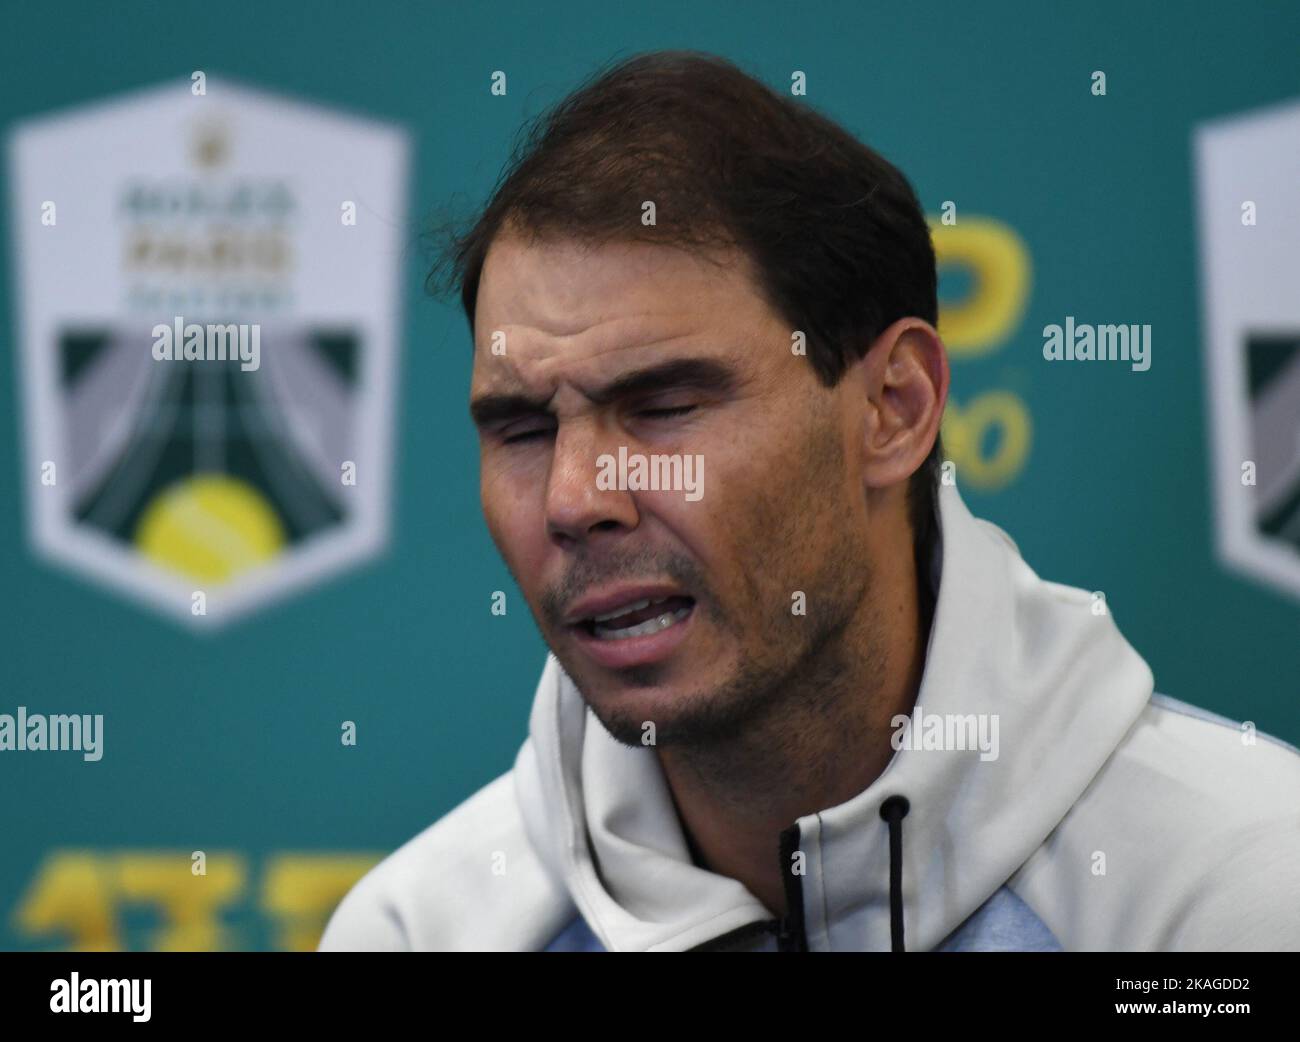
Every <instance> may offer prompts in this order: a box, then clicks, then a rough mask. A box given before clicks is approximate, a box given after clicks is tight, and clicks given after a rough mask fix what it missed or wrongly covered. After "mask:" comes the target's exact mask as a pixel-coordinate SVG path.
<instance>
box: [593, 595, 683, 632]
mask: <svg viewBox="0 0 1300 1042" xmlns="http://www.w3.org/2000/svg"><path fill="white" fill-rule="evenodd" d="M694 607H695V600H694V598H691V597H680V596H671V597H657V598H650V597H643V598H641V599H640V600H637V601H633V602H631V603H629V604H624V605H620V606H619V607H617V608H615V609H614V610H613V611H608V612H602V613H601V614H599V615H595V616H592V617H591V618H589V619H585V620H583V622H582V623H581V624H580V625H582V626H583V627H584V628H585V629H586V630H587V632H588V633H590V634H591V635H592V636H593V637H597V638H599V639H600V640H627V639H628V638H630V637H648V636H650V635H651V634H653V633H658V632H660V631H661V630H666V629H668V628H670V627H672V626H676V625H677V624H678V623H679V622H682V621H683V620H684V619H686V617H687V616H688V615H690V614H691V611H692V610H693V609H694Z"/></svg>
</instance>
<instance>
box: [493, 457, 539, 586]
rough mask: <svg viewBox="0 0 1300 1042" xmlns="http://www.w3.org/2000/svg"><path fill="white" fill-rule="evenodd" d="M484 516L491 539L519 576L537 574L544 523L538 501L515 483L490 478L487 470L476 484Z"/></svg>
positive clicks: (498, 478)
mask: <svg viewBox="0 0 1300 1042" xmlns="http://www.w3.org/2000/svg"><path fill="white" fill-rule="evenodd" d="M479 499H480V502H481V503H482V506H483V519H484V520H485V521H486V522H487V528H488V533H489V534H490V535H491V536H492V542H493V543H495V544H496V548H497V550H498V552H499V553H500V554H501V556H502V557H503V558H504V559H505V561H506V563H507V564H508V565H509V566H510V568H511V570H512V571H513V572H514V573H515V574H516V576H517V577H519V578H524V579H526V578H527V577H528V576H529V575H531V574H536V568H534V567H530V566H531V565H534V564H535V563H536V562H537V561H538V560H539V558H540V556H541V554H542V553H544V552H545V549H546V526H545V524H544V522H543V518H542V516H541V513H540V510H541V507H540V504H536V505H535V504H534V503H533V500H532V499H531V498H530V497H528V496H527V495H525V489H524V488H522V487H519V486H518V485H517V484H516V483H512V482H509V481H506V480H503V479H502V478H500V477H497V478H492V477H490V476H489V475H488V474H487V473H486V472H485V473H484V476H483V479H482V481H481V483H480V487H479Z"/></svg>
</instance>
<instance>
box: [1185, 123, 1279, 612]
mask: <svg viewBox="0 0 1300 1042" xmlns="http://www.w3.org/2000/svg"><path fill="white" fill-rule="evenodd" d="M1297 141H1300V103H1296V102H1292V103H1289V104H1286V105H1282V106H1278V107H1276V108H1270V109H1265V110H1262V111H1259V112H1254V113H1249V114H1246V115H1242V116H1236V117H1233V118H1230V119H1224V120H1220V121H1216V122H1214V123H1210V124H1207V125H1205V126H1202V127H1200V128H1198V130H1197V133H1196V167H1197V182H1198V183H1197V188H1198V196H1199V207H1200V233H1201V234H1200V238H1201V242H1200V247H1201V269H1202V294H1203V300H1202V303H1203V315H1204V332H1205V358H1206V366H1205V372H1206V398H1207V401H1208V402H1209V408H1210V425H1209V426H1210V431H1211V438H1212V453H1213V486H1214V501H1215V515H1216V516H1215V524H1216V534H1217V542H1218V550H1219V555H1220V557H1221V558H1222V560H1223V561H1224V563H1225V564H1226V565H1227V566H1228V567H1229V568H1231V569H1233V570H1235V571H1239V572H1241V573H1243V574H1246V575H1249V576H1251V577H1253V578H1256V579H1259V580H1262V581H1264V582H1266V583H1269V584H1272V585H1274V586H1277V587H1279V588H1281V589H1284V590H1286V591H1288V592H1289V593H1291V594H1293V595H1295V596H1297V597H1300V283H1297V280H1296V257H1297V256H1300V193H1297V190H1296V186H1297V185H1300V148H1297V147H1296V142H1297Z"/></svg>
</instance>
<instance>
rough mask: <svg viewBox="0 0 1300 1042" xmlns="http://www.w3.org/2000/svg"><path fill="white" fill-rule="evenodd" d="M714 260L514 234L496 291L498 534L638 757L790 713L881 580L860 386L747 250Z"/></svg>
mask: <svg viewBox="0 0 1300 1042" xmlns="http://www.w3.org/2000/svg"><path fill="white" fill-rule="evenodd" d="M719 256H723V257H724V258H725V259H726V260H727V261H728V266H727V267H725V268H719V267H716V266H714V265H711V264H709V263H708V262H706V261H704V260H702V259H700V258H698V257H695V256H693V255H691V254H688V253H686V252H684V251H681V250H677V249H673V248H670V247H664V246H655V245H648V244H644V243H634V244H633V243H627V244H623V243H620V244H610V245H604V246H595V247H593V246H583V245H580V244H577V243H575V242H571V241H567V240H564V241H545V242H538V243H532V242H526V241H525V240H523V239H521V238H515V237H511V236H505V235H503V236H500V237H498V239H497V240H495V241H494V243H493V245H492V248H491V250H490V251H489V253H488V257H487V260H486V262H485V264H484V268H483V275H482V280H481V283H480V288H479V296H478V304H477V313H476V315H475V351H474V369H473V378H472V386H471V392H470V396H471V409H472V411H473V412H474V416H475V422H476V424H477V426H478V429H479V437H480V450H481V451H480V463H481V493H482V502H483V511H484V514H485V516H486V519H487V523H488V527H489V529H490V531H491V534H492V538H493V540H494V542H495V543H496V545H497V548H498V549H499V550H500V552H501V555H502V556H503V558H504V559H505V561H506V565H507V567H508V568H509V569H510V571H511V574H512V575H513V576H514V578H515V580H516V582H518V584H519V586H520V589H521V590H522V591H523V594H524V596H525V597H526V598H527V600H528V604H529V607H530V609H531V610H532V612H533V615H534V617H535V619H536V621H537V625H538V627H539V628H540V630H541V632H542V635H543V637H544V639H545V640H546V643H547V644H548V645H549V646H550V648H551V650H552V651H553V652H554V653H555V655H556V657H557V658H558V659H559V661H560V664H561V665H562V666H563V667H564V670H565V672H566V673H567V674H568V675H569V676H570V677H571V678H572V679H573V681H574V682H575V683H576V685H577V687H578V688H579V690H580V691H581V692H582V694H583V697H584V698H585V699H586V701H587V703H588V704H589V705H590V706H591V708H592V709H593V711H594V712H595V713H596V715H597V717H598V718H599V719H600V720H601V722H602V723H603V724H604V725H605V727H606V728H607V729H608V730H609V731H610V732H611V733H612V734H613V735H614V736H615V737H616V738H618V739H619V740H620V741H623V742H626V743H628V744H639V743H640V742H641V741H642V737H643V734H644V733H645V732H644V731H643V725H644V724H646V723H653V724H654V725H655V741H656V742H657V743H658V744H660V745H664V744H668V743H671V742H691V741H696V742H700V741H708V740H709V739H710V738H711V737H715V736H720V735H724V734H727V733H730V732H732V731H733V730H734V729H735V728H737V727H739V726H741V725H743V724H744V723H745V721H746V720H748V719H751V718H754V717H755V716H756V715H758V714H760V713H763V712H768V711H771V710H772V709H773V708H777V707H779V705H780V702H781V698H782V697H783V692H784V691H787V690H788V689H789V687H790V681H791V679H792V678H794V677H799V676H802V677H803V678H804V680H805V681H806V679H807V674H808V672H809V670H810V669H815V668H816V667H826V666H827V664H828V663H827V658H828V654H829V655H830V656H831V657H833V656H834V653H835V647H836V644H837V640H838V638H839V637H840V636H841V635H842V633H843V631H844V629H845V626H846V624H847V623H848V621H849V619H850V618H851V617H852V615H853V614H854V613H855V612H857V611H858V610H859V609H860V606H861V604H862V601H863V597H864V596H865V593H866V590H867V588H868V586H869V585H870V576H871V571H870V568H869V563H868V558H869V555H868V554H867V553H866V551H865V547H864V545H863V542H862V539H861V535H862V533H863V532H864V531H865V530H866V512H867V510H866V497H865V495H864V491H863V487H862V480H861V473H860V456H861V451H860V448H859V446H860V445H861V439H862V431H863V412H864V407H865V401H864V400H863V398H862V396H861V394H860V392H859V393H858V394H856V395H855V393H854V388H855V386H856V385H855V383H854V382H853V381H851V380H844V381H841V383H840V385H839V386H837V387H836V388H833V389H828V388H826V387H824V386H822V385H821V384H820V383H819V381H818V380H817V378H816V375H815V374H814V372H813V370H812V368H811V366H810V364H809V362H808V359H807V358H806V357H805V356H803V355H802V354H795V353H794V351H793V350H792V345H793V344H794V343H795V341H794V339H793V334H794V332H795V331H794V330H792V329H791V328H790V327H789V325H788V324H787V323H786V322H784V321H782V319H781V318H780V317H779V316H778V315H777V314H776V313H775V312H774V311H773V310H772V309H771V308H770V307H769V306H768V305H767V304H766V302H765V301H764V300H763V299H762V297H761V296H760V295H759V292H758V290H757V288H756V287H755V285H754V283H753V282H752V281H751V279H750V277H749V275H748V273H747V268H746V266H745V264H744V261H743V258H742V257H741V256H740V255H739V254H727V255H719ZM499 334H504V339H502V338H501V337H500V336H499ZM494 335H496V336H497V339H496V341H495V342H496V345H497V346H496V349H495V352H494V348H493V343H494ZM502 347H504V352H502ZM620 449H622V450H624V452H625V454H626V458H627V459H628V460H629V467H628V469H626V470H625V471H623V476H624V477H629V478H631V475H632V469H631V465H632V461H634V460H635V459H636V458H637V457H644V458H645V459H646V460H647V461H648V462H654V461H656V460H659V459H661V458H663V457H672V456H676V457H678V464H677V465H678V468H679V469H677V470H676V471H673V473H674V474H675V475H682V476H687V475H689V476H690V477H691V478H692V479H693V481H694V485H693V486H692V487H693V488H694V491H693V492H692V491H691V490H690V489H684V488H682V487H677V488H669V489H664V488H658V489H655V490H634V489H630V488H628V487H626V486H627V485H630V484H632V483H633V481H634V480H635V479H632V480H628V481H626V482H623V481H620V480H619V475H618V474H617V473H616V461H617V460H618V459H619V456H620ZM602 457H605V459H604V462H603V463H602ZM688 460H689V461H690V462H689V464H687V461H688ZM701 461H702V464H701ZM684 464H685V465H686V467H693V468H694V470H690V469H686V467H683V465H684ZM602 470H603V472H604V474H605V476H606V478H607V479H608V478H610V477H611V476H612V477H613V478H614V480H613V482H612V485H613V487H611V482H610V481H609V480H605V481H598V476H600V475H601V473H602ZM701 477H702V478H703V480H702V481H700V478H701ZM647 602H649V603H647ZM618 613H622V614H621V615H620V614H618ZM598 616H599V617H600V618H597V617H598ZM609 616H614V617H612V618H610V617H609Z"/></svg>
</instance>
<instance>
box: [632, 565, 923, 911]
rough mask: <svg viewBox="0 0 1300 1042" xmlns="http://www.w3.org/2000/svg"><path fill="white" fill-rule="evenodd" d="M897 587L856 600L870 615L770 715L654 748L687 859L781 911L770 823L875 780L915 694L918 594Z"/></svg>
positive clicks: (779, 869) (919, 647)
mask: <svg viewBox="0 0 1300 1042" xmlns="http://www.w3.org/2000/svg"><path fill="white" fill-rule="evenodd" d="M923 581H924V580H923ZM900 585H902V587H903V589H902V591H901V594H900V597H899V598H898V599H897V600H898V601H900V603H896V604H895V605H892V606H890V607H888V608H879V606H878V605H864V607H863V610H864V612H870V613H871V614H870V615H869V616H868V617H864V618H863V619H861V620H855V621H856V623H857V625H856V628H855V632H854V634H853V635H848V634H846V639H844V640H843V641H841V642H839V644H838V646H837V647H835V648H833V649H827V652H826V654H824V655H822V656H821V657H820V659H819V661H817V662H816V663H814V665H813V667H812V668H811V669H810V670H808V671H807V672H805V673H804V675H803V676H801V677H800V678H799V680H798V683H799V685H800V686H801V687H804V688H806V690H804V691H801V692H797V693H792V697H789V698H786V699H783V700H782V701H781V702H780V703H779V706H778V708H777V710H776V712H775V713H774V714H772V715H770V716H768V717H766V718H763V719H761V720H758V721H756V722H755V723H754V725H753V726H752V727H750V728H748V729H747V730H745V731H744V732H743V733H740V734H737V735H736V736H735V737H734V738H733V739H731V740H729V741H728V742H726V743H724V744H719V743H714V744H712V745H710V746H709V747H708V748H707V749H694V748H693V749H680V748H672V747H667V748H662V749H659V750H658V755H659V761H660V764H661V765H662V767H663V771H664V776H665V778H666V779H667V782H668V788H669V790H670V792H671V793H672V797H673V802H674V804H675V806H676V808H677V814H678V818H679V820H680V821H681V823H682V827H683V830H684V831H685V833H686V835H687V840H688V842H689V844H690V846H691V849H692V852H693V854H694V856H695V857H696V860H697V861H698V862H700V863H701V864H702V865H703V866H704V867H706V868H708V869H709V870H710V871H713V872H716V873H718V874H720V875H725V876H729V877H731V878H733V879H737V880H739V881H740V882H742V883H744V884H745V886H746V887H747V888H748V889H749V890H750V892H751V893H753V894H754V896H756V897H757V898H758V899H759V900H761V901H762V902H763V904H764V905H765V906H766V907H767V908H768V909H769V910H770V911H771V912H772V913H773V914H774V915H777V916H782V915H784V914H785V889H784V872H788V871H789V866H782V865H781V863H780V855H779V850H778V842H779V836H780V833H781V832H782V830H784V829H786V828H788V827H789V826H790V825H791V824H793V823H794V822H795V821H796V820H797V819H798V818H800V817H802V816H804V815H806V814H811V813H814V812H816V811H819V810H825V809H826V808H828V807H834V806H837V805H838V804H841V803H844V802H846V801H848V800H850V799H852V798H853V797H854V796H856V795H857V794H858V793H860V792H862V791H863V790H864V789H866V788H867V787H868V786H869V785H870V784H871V783H872V782H873V781H875V780H876V778H878V777H879V776H880V774H881V773H882V772H883V771H884V769H885V767H886V766H888V764H889V761H890V759H891V758H892V756H893V752H894V751H893V747H892V745H891V744H890V737H891V735H892V733H893V728H892V727H891V726H890V720H891V719H892V718H893V717H894V716H895V715H897V714H902V715H909V714H910V713H911V712H912V707H913V705H914V704H915V702H916V697H917V692H918V690H919V688H920V683H921V675H922V672H923V669H924V664H925V642H926V639H927V637H928V634H929V624H930V619H929V611H928V610H927V609H928V603H927V602H920V603H918V598H917V588H916V583H915V582H908V583H903V584H900ZM876 609H879V610H876Z"/></svg>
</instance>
